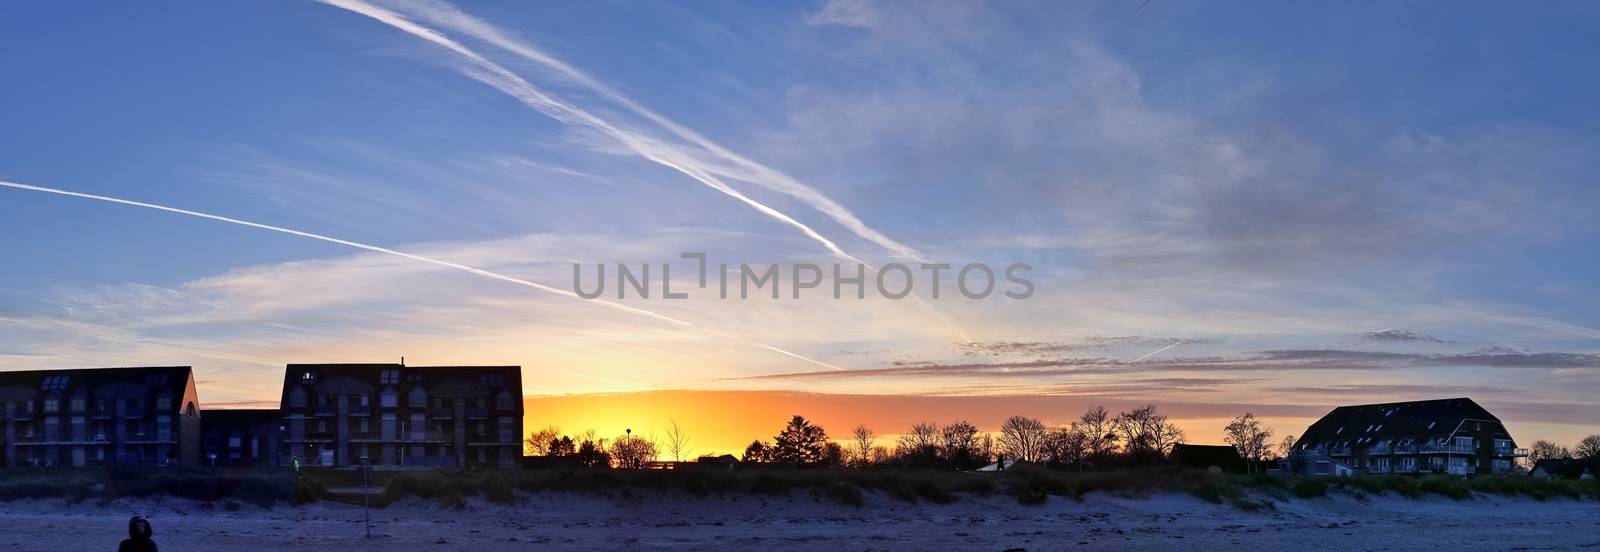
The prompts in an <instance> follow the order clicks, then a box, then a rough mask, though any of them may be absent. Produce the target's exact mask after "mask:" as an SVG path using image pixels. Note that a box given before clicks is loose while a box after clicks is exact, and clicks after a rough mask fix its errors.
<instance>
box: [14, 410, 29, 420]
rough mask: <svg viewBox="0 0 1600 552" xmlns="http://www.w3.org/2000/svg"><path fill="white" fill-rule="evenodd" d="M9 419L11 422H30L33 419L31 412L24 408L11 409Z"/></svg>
mask: <svg viewBox="0 0 1600 552" xmlns="http://www.w3.org/2000/svg"><path fill="white" fill-rule="evenodd" d="M11 419H12V421H17V420H32V419H33V411H32V410H28V409H26V408H17V409H13V410H12V411H11Z"/></svg>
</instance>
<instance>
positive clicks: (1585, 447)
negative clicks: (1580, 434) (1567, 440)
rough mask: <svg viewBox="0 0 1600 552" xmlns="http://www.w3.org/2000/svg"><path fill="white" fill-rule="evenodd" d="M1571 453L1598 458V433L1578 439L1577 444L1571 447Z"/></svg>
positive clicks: (1599, 447)
mask: <svg viewBox="0 0 1600 552" xmlns="http://www.w3.org/2000/svg"><path fill="white" fill-rule="evenodd" d="M1572 455H1573V456H1574V457H1576V458H1585V459H1589V460H1594V459H1596V458H1600V434H1595V435H1590V436H1588V437H1584V438H1583V440H1582V441H1578V446H1576V447H1572Z"/></svg>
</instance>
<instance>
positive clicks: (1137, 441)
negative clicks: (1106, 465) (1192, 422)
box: [1112, 405, 1183, 461]
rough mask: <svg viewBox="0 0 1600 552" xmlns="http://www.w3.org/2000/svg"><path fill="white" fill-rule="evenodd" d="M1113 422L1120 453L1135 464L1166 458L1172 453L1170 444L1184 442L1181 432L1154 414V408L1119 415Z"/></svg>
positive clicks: (1146, 406) (1147, 406) (1141, 408)
mask: <svg viewBox="0 0 1600 552" xmlns="http://www.w3.org/2000/svg"><path fill="white" fill-rule="evenodd" d="M1112 423H1113V425H1114V426H1115V427H1116V433H1117V436H1118V437H1119V438H1121V439H1122V443H1123V445H1122V446H1123V452H1124V453H1126V454H1127V455H1128V457H1129V458H1130V459H1133V460H1135V461H1138V460H1146V461H1148V460H1151V459H1154V458H1159V457H1162V456H1166V455H1167V454H1168V453H1170V452H1172V445H1175V444H1177V443H1178V442H1180V441H1182V440H1183V430H1182V429H1180V428H1178V426H1177V424H1174V423H1172V422H1169V421H1167V417H1166V415H1164V414H1161V413H1158V412H1156V407H1155V405H1145V406H1142V407H1139V408H1135V409H1133V410H1130V411H1128V412H1123V413H1121V414H1118V415H1117V418H1116V419H1115V420H1113V421H1112Z"/></svg>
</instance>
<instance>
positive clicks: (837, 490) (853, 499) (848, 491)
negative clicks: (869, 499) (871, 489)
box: [824, 481, 865, 508]
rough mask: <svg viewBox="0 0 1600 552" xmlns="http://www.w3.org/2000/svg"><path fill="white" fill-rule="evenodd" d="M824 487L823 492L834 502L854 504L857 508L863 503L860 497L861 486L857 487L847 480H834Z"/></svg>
mask: <svg viewBox="0 0 1600 552" xmlns="http://www.w3.org/2000/svg"><path fill="white" fill-rule="evenodd" d="M824 489H825V490H824V494H825V495H827V497H828V498H830V499H832V500H833V501H834V502H838V503H840V504H847V505H850V506H855V507H857V508H860V507H861V505H862V504H865V501H864V500H862V498H861V487H857V486H855V485H853V484H851V483H849V482H845V481H835V482H833V483H831V484H829V485H828V486H827V487H824Z"/></svg>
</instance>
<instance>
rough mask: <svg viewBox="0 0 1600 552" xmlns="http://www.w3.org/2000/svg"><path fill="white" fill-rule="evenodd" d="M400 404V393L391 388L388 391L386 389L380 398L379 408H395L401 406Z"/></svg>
mask: <svg viewBox="0 0 1600 552" xmlns="http://www.w3.org/2000/svg"><path fill="white" fill-rule="evenodd" d="M399 402H400V393H398V392H396V391H395V390H394V388H393V387H390V388H388V389H384V390H383V394H382V395H380V396H379V399H378V406H381V407H383V408H394V407H395V406H396V405H398V404H399Z"/></svg>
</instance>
